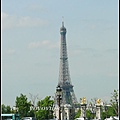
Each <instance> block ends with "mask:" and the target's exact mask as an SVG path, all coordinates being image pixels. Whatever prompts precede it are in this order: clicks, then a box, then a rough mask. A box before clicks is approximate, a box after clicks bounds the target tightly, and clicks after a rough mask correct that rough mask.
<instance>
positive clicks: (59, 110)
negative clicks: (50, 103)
mask: <svg viewBox="0 0 120 120" xmlns="http://www.w3.org/2000/svg"><path fill="white" fill-rule="evenodd" d="M58 104H59V120H61V112H60V95H59V98H58Z"/></svg>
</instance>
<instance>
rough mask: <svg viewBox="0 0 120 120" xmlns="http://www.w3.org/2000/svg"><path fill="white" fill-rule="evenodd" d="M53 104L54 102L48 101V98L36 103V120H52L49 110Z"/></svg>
mask: <svg viewBox="0 0 120 120" xmlns="http://www.w3.org/2000/svg"><path fill="white" fill-rule="evenodd" d="M53 103H54V101H53V100H50V96H47V97H45V99H43V100H41V101H38V103H37V105H38V107H39V110H38V112H36V118H37V120H43V119H52V118H53V114H52V113H53V111H52V110H51V107H52V106H53ZM43 108H44V109H43Z"/></svg>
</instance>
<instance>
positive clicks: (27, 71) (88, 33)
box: [2, 0, 118, 106]
mask: <svg viewBox="0 0 120 120" xmlns="http://www.w3.org/2000/svg"><path fill="white" fill-rule="evenodd" d="M62 16H64V25H65V27H66V29H67V34H66V39H67V52H68V62H69V69H70V77H71V81H72V84H73V85H74V91H75V95H76V97H77V99H78V101H79V98H81V97H84V96H86V98H87V99H88V100H90V99H92V98H95V97H97V98H101V99H102V100H103V101H104V100H106V101H109V99H110V96H111V93H112V92H113V90H114V89H118V1H117V0H100V1H97V0H75V1H73V0H69V1H66V0H60V1H58V0H25V1H24V0H17V1H16V0H10V1H9V0H4V1H2V103H3V104H5V105H11V106H13V105H15V99H16V97H17V96H19V95H20V94H21V93H23V94H25V95H27V97H28V98H30V94H29V93H31V94H33V95H37V94H38V97H39V98H40V99H43V98H44V97H45V96H47V95H51V96H53V95H54V93H55V89H56V86H57V83H58V77H59V63H60V60H59V57H60V50H59V49H60V27H61V25H62Z"/></svg>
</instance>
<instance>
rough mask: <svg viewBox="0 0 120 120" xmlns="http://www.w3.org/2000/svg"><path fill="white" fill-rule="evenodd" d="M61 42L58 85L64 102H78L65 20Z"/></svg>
mask: <svg viewBox="0 0 120 120" xmlns="http://www.w3.org/2000/svg"><path fill="white" fill-rule="evenodd" d="M60 34H61V42H60V67H59V81H58V85H59V86H60V87H61V88H62V92H63V96H62V102H61V103H62V104H63V105H64V104H70V105H72V106H73V105H74V104H77V103H78V102H77V99H76V96H75V93H74V90H73V85H72V82H71V79H70V72H69V66H68V56H67V44H66V28H65V27H64V22H62V27H61V28H60Z"/></svg>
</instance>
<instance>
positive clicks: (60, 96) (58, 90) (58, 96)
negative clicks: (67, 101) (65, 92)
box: [56, 85, 62, 120]
mask: <svg viewBox="0 0 120 120" xmlns="http://www.w3.org/2000/svg"><path fill="white" fill-rule="evenodd" d="M56 95H57V101H58V106H59V120H61V112H60V101H61V100H62V88H61V87H60V86H59V85H58V86H57V87H56Z"/></svg>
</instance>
